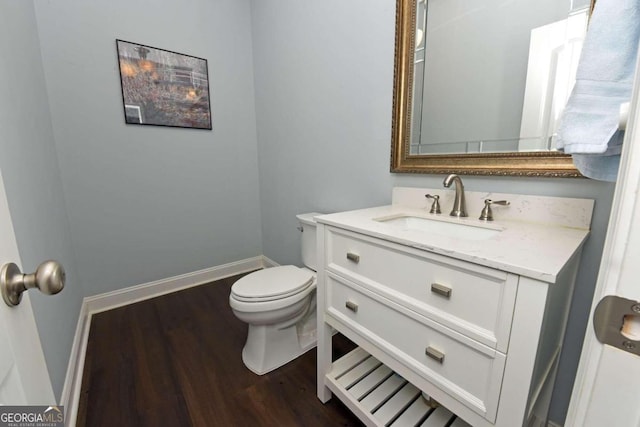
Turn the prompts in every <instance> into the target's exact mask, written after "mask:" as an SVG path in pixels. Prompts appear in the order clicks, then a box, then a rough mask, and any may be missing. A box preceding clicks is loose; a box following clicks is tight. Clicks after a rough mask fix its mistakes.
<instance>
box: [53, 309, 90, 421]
mask: <svg viewBox="0 0 640 427" xmlns="http://www.w3.org/2000/svg"><path fill="white" fill-rule="evenodd" d="M90 326H91V313H88V312H87V306H86V304H85V303H84V301H83V303H82V306H81V307H80V314H79V315H78V324H77V326H76V333H75V335H74V337H73V344H72V345H71V354H70V355H69V363H68V364H67V376H66V378H65V381H64V386H63V387H62V394H61V396H60V405H62V406H64V410H65V426H66V427H70V426H75V425H76V418H77V416H78V401H79V400H80V389H81V387H82V372H83V371H84V360H85V356H86V354H87V341H88V339H89V328H90Z"/></svg>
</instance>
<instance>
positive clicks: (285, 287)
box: [231, 265, 314, 303]
mask: <svg viewBox="0 0 640 427" xmlns="http://www.w3.org/2000/svg"><path fill="white" fill-rule="evenodd" d="M313 279H314V277H313V273H312V272H311V271H309V270H307V269H302V268H299V267H296V266H294V265H284V266H279V267H272V268H267V269H264V270H260V271H256V272H253V273H251V274H248V275H247V276H245V277H243V278H241V279H240V280H238V281H237V282H236V283H234V284H233V286H232V287H231V296H232V297H233V298H234V299H236V300H237V301H243V302H249V303H251V302H267V301H275V300H280V299H283V298H288V297H291V296H293V295H296V294H299V293H301V292H304V291H305V290H307V289H308V288H309V287H310V286H311V285H312V284H313V281H314V280H313Z"/></svg>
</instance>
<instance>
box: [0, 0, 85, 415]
mask: <svg viewBox="0 0 640 427" xmlns="http://www.w3.org/2000/svg"><path fill="white" fill-rule="evenodd" d="M0 58H2V60H0V168H1V169H2V176H3V178H4V182H5V186H6V191H7V198H8V200H9V207H10V210H11V217H12V220H13V226H14V229H15V234H16V239H17V242H18V248H19V250H20V257H21V258H22V266H23V270H24V271H27V272H33V271H35V269H36V267H37V266H38V264H39V263H41V262H42V261H45V260H47V259H51V258H53V259H56V260H58V261H60V262H62V264H63V265H64V267H65V269H66V271H67V283H66V287H65V289H64V290H63V291H62V293H60V294H58V295H55V296H44V295H42V294H41V293H39V292H37V291H31V292H30V295H31V301H32V306H33V311H34V315H35V319H36V323H37V325H38V330H39V333H40V339H41V341H42V347H43V350H44V355H45V358H46V360H47V367H48V369H49V374H50V376H51V381H52V384H53V390H54V392H55V394H56V397H57V398H59V397H60V392H61V391H62V386H63V382H64V377H65V374H66V371H67V363H68V360H69V353H70V350H71V344H72V341H73V335H74V332H75V327H76V322H77V320H78V313H79V311H80V305H81V303H82V298H83V297H84V291H83V289H82V287H81V285H80V281H79V280H78V275H77V274H76V264H75V259H74V254H73V250H72V246H71V239H70V232H69V223H68V220H67V212H66V210H65V203H64V195H63V190H62V184H61V182H60V176H59V168H58V161H57V157H56V151H55V145H54V138H53V131H52V128H51V119H50V117H49V102H48V99H47V93H46V89H45V80H44V74H43V70H42V60H41V56H40V45H39V41H38V32H37V29H36V20H35V14H34V11H33V3H32V2H30V1H1V2H0ZM2 261H3V262H9V261H11V260H2ZM52 403H53V402H52Z"/></svg>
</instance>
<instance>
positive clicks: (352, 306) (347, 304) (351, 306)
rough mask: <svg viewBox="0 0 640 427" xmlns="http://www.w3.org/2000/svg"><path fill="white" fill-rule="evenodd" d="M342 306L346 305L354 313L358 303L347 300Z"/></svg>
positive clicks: (356, 310)
mask: <svg viewBox="0 0 640 427" xmlns="http://www.w3.org/2000/svg"><path fill="white" fill-rule="evenodd" d="M344 306H345V307H347V308H348V309H349V310H351V311H353V312H354V313H357V312H358V304H356V303H355V302H353V301H347V302H346V303H344Z"/></svg>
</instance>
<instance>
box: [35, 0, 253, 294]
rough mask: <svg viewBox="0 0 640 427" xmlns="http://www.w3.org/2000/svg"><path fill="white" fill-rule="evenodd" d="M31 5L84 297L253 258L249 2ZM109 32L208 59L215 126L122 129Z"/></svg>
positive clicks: (123, 0)
mask: <svg viewBox="0 0 640 427" xmlns="http://www.w3.org/2000/svg"><path fill="white" fill-rule="evenodd" d="M35 3H36V15H37V20H38V28H39V31H40V39H41V43H42V52H43V63H44V70H45V76H46V81H47V88H48V91H49V99H50V104H51V116H52V121H53V130H54V134H55V139H56V143H57V148H58V157H59V161H60V169H61V177H62V184H63V187H64V190H65V193H66V194H67V210H68V213H69V222H70V225H71V236H72V239H73V244H74V248H75V250H76V253H77V255H78V272H79V275H80V278H81V279H82V282H83V283H84V284H85V288H86V291H87V294H88V295H95V294H99V293H102V292H107V291H111V290H115V289H119V288H123V287H127V286H131V285H137V284H141V283H146V282H149V281H153V280H157V279H161V278H166V277H171V276H175V275H178V274H183V273H187V272H192V271H195V270H199V269H203V268H207V267H211V266H215V265H220V264H224V263H227V262H231V261H236V260H239V259H244V258H248V257H253V256H257V255H259V254H260V253H261V246H260V242H261V236H260V205H259V195H258V162H257V148H256V127H255V108H254V89H253V71H252V70H253V64H252V56H251V50H252V47H251V30H250V25H251V20H250V11H249V2H248V1H246V0H245V1H238V0H218V1H207V0H187V1H181V2H176V1H166V0H165V1H150V0H144V1H143V0H139V1H135V2H134V1H128V0H112V1H108V2H106V1H87V2H81V1H75V0H56V1H37V2H35ZM61 23H63V24H61ZM116 38H119V39H123V40H127V41H132V42H135V43H141V44H146V45H150V46H154V47H159V48H163V49H167V50H172V51H177V52H181V53H185V54H190V55H194V56H198V57H201V58H206V59H208V61H209V63H208V66H209V79H210V89H211V91H210V92H211V107H212V115H213V131H206V130H193V129H175V128H161V127H152V126H135V125H125V123H124V118H123V112H122V98H121V93H120V78H119V73H118V65H117V55H116V46H115V39H116Z"/></svg>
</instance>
